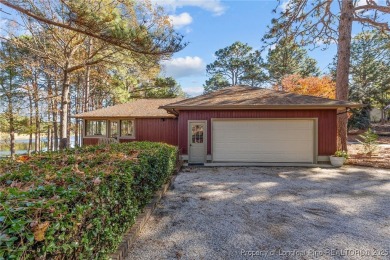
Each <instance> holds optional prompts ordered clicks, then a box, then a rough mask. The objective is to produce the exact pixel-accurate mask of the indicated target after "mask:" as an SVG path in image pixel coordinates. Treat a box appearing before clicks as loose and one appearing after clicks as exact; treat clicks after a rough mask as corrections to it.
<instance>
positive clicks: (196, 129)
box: [188, 121, 207, 163]
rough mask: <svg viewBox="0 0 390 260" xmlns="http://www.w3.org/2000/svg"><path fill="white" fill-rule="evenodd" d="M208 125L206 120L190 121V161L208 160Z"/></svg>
mask: <svg viewBox="0 0 390 260" xmlns="http://www.w3.org/2000/svg"><path fill="white" fill-rule="evenodd" d="M206 126H207V124H206V121H204V122H190V123H189V131H188V138H189V142H188V143H189V157H188V162H189V163H204V162H205V161H206V144H207V130H206Z"/></svg>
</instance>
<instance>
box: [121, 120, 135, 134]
mask: <svg viewBox="0 0 390 260" xmlns="http://www.w3.org/2000/svg"><path fill="white" fill-rule="evenodd" d="M121 137H134V120H121Z"/></svg>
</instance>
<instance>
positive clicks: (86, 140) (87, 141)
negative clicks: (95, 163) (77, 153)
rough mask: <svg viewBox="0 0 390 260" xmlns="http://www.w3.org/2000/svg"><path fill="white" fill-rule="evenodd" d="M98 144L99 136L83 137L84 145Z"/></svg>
mask: <svg viewBox="0 0 390 260" xmlns="http://www.w3.org/2000/svg"><path fill="white" fill-rule="evenodd" d="M97 144H98V138H88V137H84V138H83V145H97Z"/></svg>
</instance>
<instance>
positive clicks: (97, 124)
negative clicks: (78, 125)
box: [85, 120, 107, 136]
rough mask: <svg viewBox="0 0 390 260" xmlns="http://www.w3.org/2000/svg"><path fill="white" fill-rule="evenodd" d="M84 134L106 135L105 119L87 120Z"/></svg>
mask: <svg viewBox="0 0 390 260" xmlns="http://www.w3.org/2000/svg"><path fill="white" fill-rule="evenodd" d="M85 135H86V136H106V135H107V121H105V120H87V121H86V128H85Z"/></svg>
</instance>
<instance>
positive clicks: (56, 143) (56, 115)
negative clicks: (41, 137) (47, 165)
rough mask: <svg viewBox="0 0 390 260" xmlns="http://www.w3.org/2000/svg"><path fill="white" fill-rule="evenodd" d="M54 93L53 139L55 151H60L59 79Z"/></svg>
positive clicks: (55, 81) (55, 84)
mask: <svg viewBox="0 0 390 260" xmlns="http://www.w3.org/2000/svg"><path fill="white" fill-rule="evenodd" d="M54 93H55V98H53V99H52V102H53V103H52V114H53V138H54V144H53V146H54V151H57V150H58V122H57V120H58V101H57V98H58V83H57V79H56V78H55V79H54Z"/></svg>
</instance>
